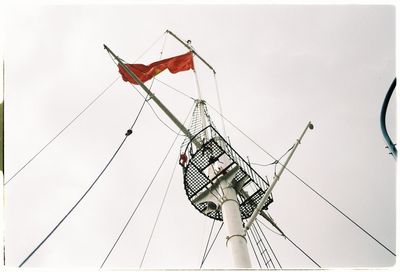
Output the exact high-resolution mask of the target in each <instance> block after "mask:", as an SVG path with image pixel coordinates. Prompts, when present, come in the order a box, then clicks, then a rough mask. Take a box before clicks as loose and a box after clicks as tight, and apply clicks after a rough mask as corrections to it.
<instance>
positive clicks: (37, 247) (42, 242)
mask: <svg viewBox="0 0 400 272" xmlns="http://www.w3.org/2000/svg"><path fill="white" fill-rule="evenodd" d="M144 104H145V102H143V104H142V106H141V107H140V110H139V112H138V114H137V115H136V118H135V121H133V123H132V125H131V127H130V129H128V131H127V132H126V134H125V137H124V139H123V140H122V142H121V144H120V145H119V146H118V148H117V150H116V151H115V152H114V154H113V155H112V157H111V159H110V160H109V161H108V163H107V164H106V166H105V167H104V169H103V170H102V171H101V172H100V174H99V175H98V176H97V178H96V179H95V180H94V182H93V183H92V184H91V185H90V186H89V188H88V189H87V190H86V192H85V193H84V194H83V195H82V196H81V198H80V199H79V200H78V201H77V202H76V203H75V205H74V206H73V207H72V208H71V209H70V210H69V211H68V212H67V213H66V215H65V216H64V217H63V218H62V219H61V220H60V221H59V222H58V224H57V225H56V226H55V227H54V228H53V229H52V230H51V231H50V233H49V234H48V235H47V236H46V237H45V238H44V239H43V240H42V241H41V242H40V243H39V245H38V246H36V248H35V249H34V250H33V251H32V252H31V253H30V254H29V255H28V257H26V258H25V259H24V261H23V262H22V263H21V264H20V265H19V267H22V266H23V265H24V264H25V263H26V262H27V261H28V260H29V259H30V257H31V256H32V255H33V254H34V253H35V252H36V251H37V250H38V249H39V248H40V247H41V246H42V245H43V244H44V242H46V240H47V239H48V238H49V237H50V236H51V235H52V234H53V233H54V231H56V229H57V228H58V227H59V226H60V225H61V223H63V222H64V220H65V219H66V218H67V217H68V216H69V215H70V214H71V213H72V211H73V210H74V209H75V208H76V207H77V206H78V204H79V203H80V202H81V201H82V200H83V198H84V197H85V196H86V195H87V194H88V193H89V191H90V190H91V189H92V188H93V186H94V185H95V184H96V183H97V181H98V180H99V179H100V177H101V176H102V175H103V173H104V172H105V171H106V169H107V168H108V166H109V165H110V164H111V162H112V161H113V160H114V158H115V156H116V155H117V154H118V152H119V151H120V150H121V148H122V146H123V145H124V143H125V141H126V139H127V138H128V136H129V135H131V134H132V129H133V127H134V126H135V124H136V121H137V120H138V118H139V116H140V114H141V112H142V110H143V107H144Z"/></svg>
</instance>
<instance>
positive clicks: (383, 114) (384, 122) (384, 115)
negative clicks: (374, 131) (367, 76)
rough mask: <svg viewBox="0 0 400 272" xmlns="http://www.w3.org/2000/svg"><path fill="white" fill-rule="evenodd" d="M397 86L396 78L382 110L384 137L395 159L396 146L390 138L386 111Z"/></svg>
mask: <svg viewBox="0 0 400 272" xmlns="http://www.w3.org/2000/svg"><path fill="white" fill-rule="evenodd" d="M395 88H396V78H394V80H393V82H392V85H390V88H389V90H388V92H387V94H386V96H385V100H384V101H383V105H382V110H381V130H382V134H383V137H384V138H385V141H386V143H387V147H388V148H389V151H390V154H392V155H393V157H394V159H397V149H396V146H395V145H394V144H393V142H392V140H391V139H390V137H389V134H388V132H387V129H386V111H387V107H388V105H389V100H390V97H391V96H392V94H393V91H394V89H395Z"/></svg>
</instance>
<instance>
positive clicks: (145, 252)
mask: <svg viewBox="0 0 400 272" xmlns="http://www.w3.org/2000/svg"><path fill="white" fill-rule="evenodd" d="M177 165H178V161H177V162H176V163H175V166H174V170H172V174H171V177H170V179H169V181H168V186H167V188H166V190H165V193H164V196H163V199H162V201H161V206H160V209H159V210H158V213H157V217H156V221H155V222H154V225H153V229H152V230H151V234H150V237H149V240H148V241H147V245H146V249H145V251H144V254H143V257H142V261H141V262H140V266H139V268H142V265H143V262H144V259H145V257H146V254H147V250H148V249H149V246H150V242H151V239H152V238H153V234H154V230H155V229H156V226H157V223H158V219H159V218H160V214H161V210H162V208H163V207H164V203H165V199H166V198H167V194H168V191H169V187H170V186H171V182H172V178H173V177H174V174H175V170H176V166H177Z"/></svg>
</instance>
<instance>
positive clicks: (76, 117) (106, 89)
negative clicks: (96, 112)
mask: <svg viewBox="0 0 400 272" xmlns="http://www.w3.org/2000/svg"><path fill="white" fill-rule="evenodd" d="M119 78H120V77H117V78H116V79H114V80H113V81H112V82H111V83H110V84H109V85H108V86H107V87H106V88H105V89H104V90H102V91H101V92H100V94H98V95H97V96H96V97H95V98H94V99H93V100H92V101H91V102H90V103H89V104H88V105H87V106H86V107H85V108H84V109H83V110H82V111H81V112H80V113H79V114H78V115H76V116H75V117H74V118H73V119H72V120H71V121H70V122H69V123H68V124H67V125H66V126H65V127H64V128H63V129H61V130H60V132H58V133H57V134H56V135H55V136H54V137H53V138H52V139H51V140H50V141H49V142H48V143H47V144H45V145H44V146H43V147H42V148H41V149H40V150H39V151H38V152H37V153H36V154H35V155H33V156H32V157H31V158H30V159H29V160H28V161H27V162H26V163H25V164H24V165H23V166H22V167H21V168H20V169H19V170H18V171H17V172H15V173H14V175H12V177H11V178H10V179H8V180H7V181H6V182H5V183H4V185H7V184H8V183H9V182H10V181H11V180H12V179H13V178H15V177H16V176H17V175H18V174H19V173H20V172H21V171H22V170H23V169H24V168H25V167H26V166H28V164H30V163H31V162H32V161H33V160H34V159H35V158H36V157H37V156H39V154H40V153H42V152H43V151H44V150H45V149H46V148H47V147H48V146H49V145H50V144H51V143H52V142H54V140H55V139H57V138H58V137H59V136H60V135H61V134H62V133H63V132H64V131H65V130H66V129H67V128H68V127H69V126H71V125H72V124H73V123H74V122H75V121H76V119H78V118H79V117H80V116H81V115H82V114H83V113H84V112H86V110H88V109H89V108H90V106H92V105H93V104H94V103H95V102H96V101H97V100H98V99H99V98H100V97H102V96H103V95H104V94H105V93H106V92H107V91H108V90H109V89H110V88H111V87H112V86H113V85H114V83H115V82H117V80H118V79H119Z"/></svg>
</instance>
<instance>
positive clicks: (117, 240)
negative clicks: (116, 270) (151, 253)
mask: <svg viewBox="0 0 400 272" xmlns="http://www.w3.org/2000/svg"><path fill="white" fill-rule="evenodd" d="M146 101H147V99H145V100H144V102H143V103H145V102H146ZM193 107H194V104H193V106H192V108H193ZM192 108H191V109H190V111H189V114H188V115H187V117H186V119H185V122H186V120H187V119H188V117H189V115H190V112H191V111H192ZM185 122H184V123H185ZM178 137H179V134H176V136H175V138H174V141H173V142H172V144H171V146H170V147H169V149H168V151H167V153H166V154H165V156H164V158H163V160H162V162H161V164H160V166H159V167H158V169H157V171H156V173H155V174H154V176H153V178H152V179H151V181H150V183H149V185H148V186H147V188H146V190H145V192H144V193H143V195H142V197H141V198H140V200H139V202H138V204H137V205H136V207H135V209H134V210H133V212H132V213H131V215H130V217H129V219H128V221H126V223H125V225H124V227H123V228H122V231H121V232H120V234H119V235H118V237H117V239H116V240H115V242H114V244H113V245H112V247H111V249H110V250H109V252H108V254H107V256H106V257H105V259H104V260H103V263H102V264H101V266H100V269H101V268H103V266H104V264H105V263H106V261H107V260H108V258H109V256H110V255H111V253H112V251H113V250H114V248H115V246H116V245H117V243H118V242H119V240H120V238H121V236H122V234H123V233H124V232H125V229H126V228H127V227H128V225H129V223H130V222H131V220H132V218H133V216H134V215H135V213H136V211H137V209H138V208H139V206H140V205H141V203H142V201H143V199H144V198H145V196H146V195H147V193H148V191H149V189H150V187H151V186H152V184H153V182H154V180H155V179H156V177H157V175H158V173H159V172H160V170H161V168H162V166H163V165H164V162H165V161H166V159H167V157H168V155H169V153H170V152H171V150H172V147H173V146H174V144H175V142H176V140H177V139H178Z"/></svg>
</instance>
